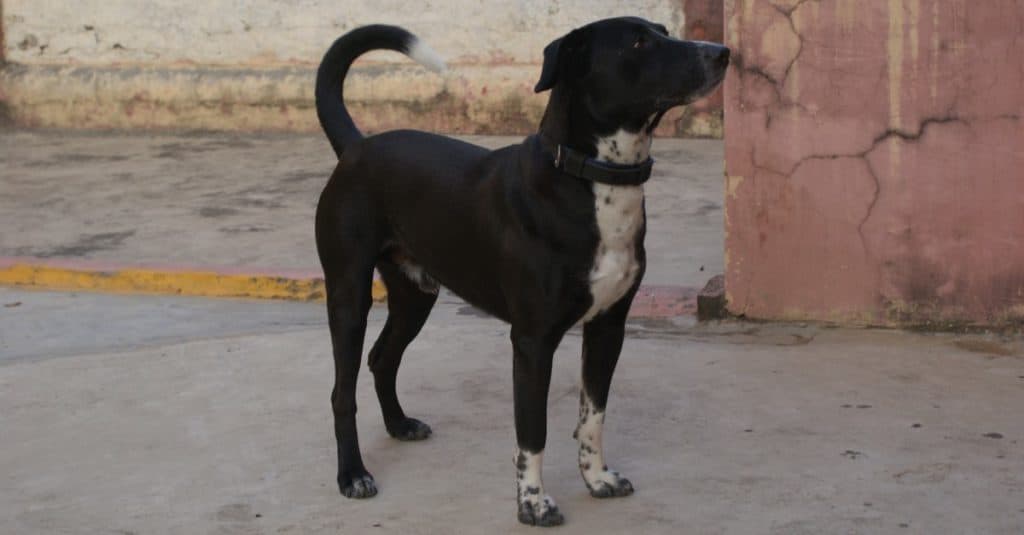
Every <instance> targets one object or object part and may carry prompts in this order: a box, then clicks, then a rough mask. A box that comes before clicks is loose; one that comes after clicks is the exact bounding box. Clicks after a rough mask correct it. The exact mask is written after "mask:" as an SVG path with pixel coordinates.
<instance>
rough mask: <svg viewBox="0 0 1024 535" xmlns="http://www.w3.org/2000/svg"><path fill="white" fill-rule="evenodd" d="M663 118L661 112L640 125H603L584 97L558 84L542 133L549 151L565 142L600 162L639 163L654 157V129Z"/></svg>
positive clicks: (566, 144)
mask: <svg viewBox="0 0 1024 535" xmlns="http://www.w3.org/2000/svg"><path fill="white" fill-rule="evenodd" d="M660 119H661V114H660V113H659V114H654V115H652V116H651V117H649V118H648V119H647V120H646V121H644V122H643V123H642V124H639V125H620V126H618V127H616V126H612V127H609V126H608V125H602V124H600V123H599V121H598V120H596V119H595V118H594V117H593V116H592V115H591V114H590V113H589V111H588V110H587V109H586V105H585V104H584V103H583V102H582V100H581V99H578V98H572V95H571V91H570V89H569V88H566V87H563V86H561V85H556V86H555V87H554V88H553V89H552V92H551V98H550V100H549V101H548V106H547V109H545V110H544V118H543V119H542V120H541V124H540V132H539V134H540V137H541V139H542V140H543V142H544V143H545V144H546V145H547V148H548V150H554V149H555V148H556V147H557V146H558V145H563V146H565V147H568V148H570V149H574V150H576V151H579V152H582V153H583V154H586V155H587V156H590V157H591V158H594V159H596V160H597V161H599V162H605V163H613V164H619V165H637V164H640V163H642V162H644V161H646V160H647V159H648V158H649V157H650V152H651V139H652V131H653V130H654V126H655V125H656V124H657V121H658V120H660ZM598 132H611V133H606V134H600V133H598Z"/></svg>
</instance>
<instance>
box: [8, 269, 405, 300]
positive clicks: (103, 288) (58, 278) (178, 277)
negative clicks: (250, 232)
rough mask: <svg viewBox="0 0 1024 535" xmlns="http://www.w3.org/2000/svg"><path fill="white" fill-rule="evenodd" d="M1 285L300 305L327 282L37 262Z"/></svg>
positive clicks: (377, 286)
mask: <svg viewBox="0 0 1024 535" xmlns="http://www.w3.org/2000/svg"><path fill="white" fill-rule="evenodd" d="M0 285H6V286H19V287H30V288H37V289H45V290H75V291H89V292H109V293H119V294H132V293H146V294H170V295H193V296H204V297H249V298H256V299H289V300H295V301H313V300H322V299H323V298H324V281H323V279H320V278H304V279H300V278H288V277H276V276H273V275H244V274H224V273H216V272H205V271H160V270H151V269H123V270H117V271H87V270H75V269H66V268H60V267H52V266H46V265H31V264H16V265H12V266H7V267H3V268H0ZM372 295H373V299H374V300H375V301H381V300H383V299H384V298H385V297H387V291H386V290H385V288H384V284H383V283H382V282H381V281H380V280H376V279H375V280H374V281H373V290H372Z"/></svg>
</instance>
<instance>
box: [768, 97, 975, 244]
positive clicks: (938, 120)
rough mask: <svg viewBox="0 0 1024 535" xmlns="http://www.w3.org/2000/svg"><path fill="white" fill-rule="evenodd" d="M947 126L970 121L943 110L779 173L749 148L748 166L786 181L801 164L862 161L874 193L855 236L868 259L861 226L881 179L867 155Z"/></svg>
mask: <svg viewBox="0 0 1024 535" xmlns="http://www.w3.org/2000/svg"><path fill="white" fill-rule="evenodd" d="M951 123H959V124H965V125H968V126H970V125H971V120H969V119H965V118H963V117H959V116H956V115H954V114H953V113H952V110H950V111H947V113H946V114H944V115H942V116H938V117H928V118H925V119H924V120H922V121H921V122H920V123H919V124H918V126H917V129H916V130H915V131H907V130H903V129H899V128H889V129H886V130H885V131H884V132H882V133H881V134H879V135H877V136H875V137H874V138H873V139H872V141H871V145H870V146H868V147H867V148H865V149H863V150H860V151H857V152H850V153H826V154H810V155H807V156H804V157H802V158H800V159H799V160H797V162H796V163H795V164H793V167H791V168H790V170H789V171H788V172H781V171H778V170H777V169H772V168H771V167H768V166H766V165H762V164H759V163H758V161H757V151H756V147H754V148H752V149H751V153H750V161H751V165H752V166H753V167H754V169H755V170H761V171H767V172H770V173H773V174H776V175H779V176H783V177H785V178H786V179H792V178H793V175H795V174H796V173H797V172H798V171H799V170H800V168H801V167H803V165H804V164H806V163H807V162H810V161H832V160H840V159H855V160H860V161H863V162H864V165H865V168H866V169H867V172H868V175H870V176H871V180H872V182H873V183H874V188H875V191H874V193H873V195H872V198H871V201H870V202H869V203H868V208H867V210H866V212H865V214H864V217H862V218H861V220H860V222H859V223H858V224H857V234H858V236H859V237H860V241H861V247H862V248H863V250H864V254H866V255H869V256H870V254H871V250H870V248H869V247H868V244H867V237H866V236H865V235H864V225H865V224H867V222H868V220H869V219H870V218H871V215H872V214H873V213H874V209H875V206H876V205H877V204H878V200H879V198H880V197H881V194H882V180H881V178H879V175H878V172H877V171H876V170H875V167H874V165H872V164H871V159H870V158H869V156H870V155H871V153H873V152H874V151H875V150H876V149H878V147H879V146H880V145H881V144H883V143H885V142H887V141H889V140H891V139H893V138H898V139H901V140H903V141H905V142H909V143H916V142H918V141H920V140H921V139H923V138H924V136H925V135H926V134H927V132H928V129H929V128H930V127H932V126H935V125H945V124H951ZM755 176H756V173H755Z"/></svg>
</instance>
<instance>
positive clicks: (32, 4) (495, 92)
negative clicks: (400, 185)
mask: <svg viewBox="0 0 1024 535" xmlns="http://www.w3.org/2000/svg"><path fill="white" fill-rule="evenodd" d="M0 1H3V3H4V7H3V10H4V11H3V18H4V22H5V24H6V27H7V30H6V32H5V41H4V43H5V47H6V50H7V59H8V61H10V62H11V63H12V64H14V65H15V66H14V67H12V68H10V69H8V70H6V71H5V72H4V74H3V77H2V78H0V84H2V85H0V87H3V88H4V92H5V94H6V96H5V99H6V100H7V101H8V103H9V105H10V107H11V109H12V110H13V113H14V114H15V118H16V119H17V120H18V121H19V122H21V123H23V124H28V125H37V126H68V125H73V126H86V127H101V128H102V127H132V126H143V127H167V126H170V127H187V128H212V129H225V128H226V129H286V130H313V129H316V128H317V125H316V120H315V114H312V113H311V106H312V103H313V91H312V89H313V87H312V84H313V79H314V70H315V67H316V64H317V63H318V62H319V60H320V57H321V56H322V54H323V52H324V51H325V50H326V48H327V46H328V45H329V44H330V43H331V41H333V40H334V39H335V38H336V37H337V36H339V35H340V34H342V33H344V32H345V31H346V30H350V29H352V28H354V27H356V26H360V25H363V24H369V23H379V22H383V23H389V24H398V25H402V26H405V27H407V28H409V29H410V30H412V31H413V32H414V33H417V34H418V35H419V36H420V37H421V38H423V39H424V40H425V41H426V42H428V43H429V44H430V45H431V46H432V47H433V48H435V49H436V50H438V52H440V53H441V55H442V56H444V57H446V58H447V60H448V62H449V66H450V70H449V72H448V73H446V74H444V75H441V76H439V75H435V74H431V73H428V72H426V71H425V70H424V69H420V68H417V67H414V66H412V65H410V64H409V63H408V61H407V60H406V59H404V58H402V57H401V56H400V55H397V54H393V53H375V54H371V55H368V56H367V57H366V58H364V59H363V60H361V61H360V62H359V63H358V64H357V65H358V66H357V68H356V69H354V71H353V73H352V74H351V77H350V80H349V83H350V85H349V88H348V89H347V91H348V97H349V102H350V103H351V104H350V105H351V106H352V108H353V110H354V115H355V116H356V117H357V119H358V120H359V122H360V124H361V125H362V126H363V127H364V128H365V129H366V130H369V131H374V130H380V129H384V128H393V127H395V126H414V127H421V128H428V129H431V130H440V131H449V132H476V133H509V132H528V131H530V130H532V129H533V128H534V127H535V125H536V123H537V121H538V120H539V118H540V115H541V113H542V111H543V105H544V103H545V102H546V100H545V99H546V95H540V96H538V95H534V94H533V92H532V87H533V84H534V83H535V82H536V76H538V74H539V67H540V61H541V52H542V50H543V47H544V45H546V44H547V43H548V42H550V41H551V40H552V39H554V38H557V37H559V36H561V35H563V34H564V33H566V32H567V31H569V30H570V29H572V28H573V27H576V26H580V25H583V24H585V23H587V22H590V21H593V20H596V19H599V18H604V17H609V16H616V15H623V14H636V15H641V16H644V17H646V18H649V19H652V20H657V21H660V22H662V23H664V24H666V25H667V26H668V27H670V28H672V29H673V30H674V32H675V33H676V34H677V35H683V34H684V33H685V29H686V17H687V15H688V13H684V10H683V0H519V1H516V2H480V1H478V0H425V1H424V2H417V3H409V2H406V1H399V0H376V1H372V2H371V1H352V2H327V1H323V0H252V1H248V2H239V1H237V0H204V1H196V0H191V1H181V0H138V1H130V2H129V1H109V0H80V1H75V2H71V1H66V0H65V1H52V2H39V1H38V0H0ZM695 3H700V2H696V0H695ZM718 9H719V12H720V9H721V6H718ZM705 18H707V17H705ZM702 112H704V113H702V114H700V116H699V117H686V118H685V119H684V118H682V117H681V114H677V115H676V116H674V117H673V118H672V120H670V121H668V122H666V123H665V124H666V128H665V130H666V131H667V132H668V133H677V132H683V131H686V132H689V133H693V134H698V135H712V136H713V135H719V134H720V130H721V124H720V117H721V112H720V108H717V109H716V108H706V109H704V110H702Z"/></svg>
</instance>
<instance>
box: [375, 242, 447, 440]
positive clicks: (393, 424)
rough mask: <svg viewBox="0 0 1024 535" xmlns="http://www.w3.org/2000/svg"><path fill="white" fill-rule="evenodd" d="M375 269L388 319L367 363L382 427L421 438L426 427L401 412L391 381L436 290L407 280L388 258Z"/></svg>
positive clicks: (395, 434) (401, 436)
mask: <svg viewBox="0 0 1024 535" xmlns="http://www.w3.org/2000/svg"><path fill="white" fill-rule="evenodd" d="M377 270H378V271H379V272H380V274H381V277H382V278H383V279H384V284H385V285H386V286H387V289H388V319H387V321H386V322H385V323H384V329H383V330H382V331H381V333H380V337H379V338H377V342H376V343H374V344H373V348H372V349H371V350H370V357H369V364H370V371H371V372H373V384H374V387H375V388H376V390H377V399H378V400H379V401H380V408H381V412H382V413H383V414H384V426H385V427H386V428H387V430H388V434H389V435H391V436H392V437H395V438H397V439H398V440H423V439H425V438H427V437H429V436H430V433H431V431H430V426H428V425H427V424H425V423H423V422H421V421H419V420H417V419H415V418H409V417H407V416H406V415H405V412H404V411H403V410H402V406H401V405H400V404H399V403H398V394H397V392H396V390H395V380H396V377H397V375H398V366H399V365H400V364H401V363H402V354H403V353H404V352H405V348H406V347H407V346H408V345H409V343H410V342H412V340H413V338H415V337H416V335H417V334H419V332H420V329H421V328H422V327H423V324H424V322H426V321H427V316H429V315H430V310H431V308H433V306H434V302H435V301H437V289H436V286H435V287H434V288H433V291H431V288H429V287H428V288H426V289H424V283H423V281H422V280H417V281H413V280H411V277H410V276H409V275H408V274H407V273H406V271H408V270H405V271H403V269H402V268H401V266H399V265H398V264H395V263H394V262H392V261H390V260H382V261H381V262H379V263H378V264H377ZM423 277H424V275H422V274H420V278H421V279H422V278H423Z"/></svg>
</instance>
